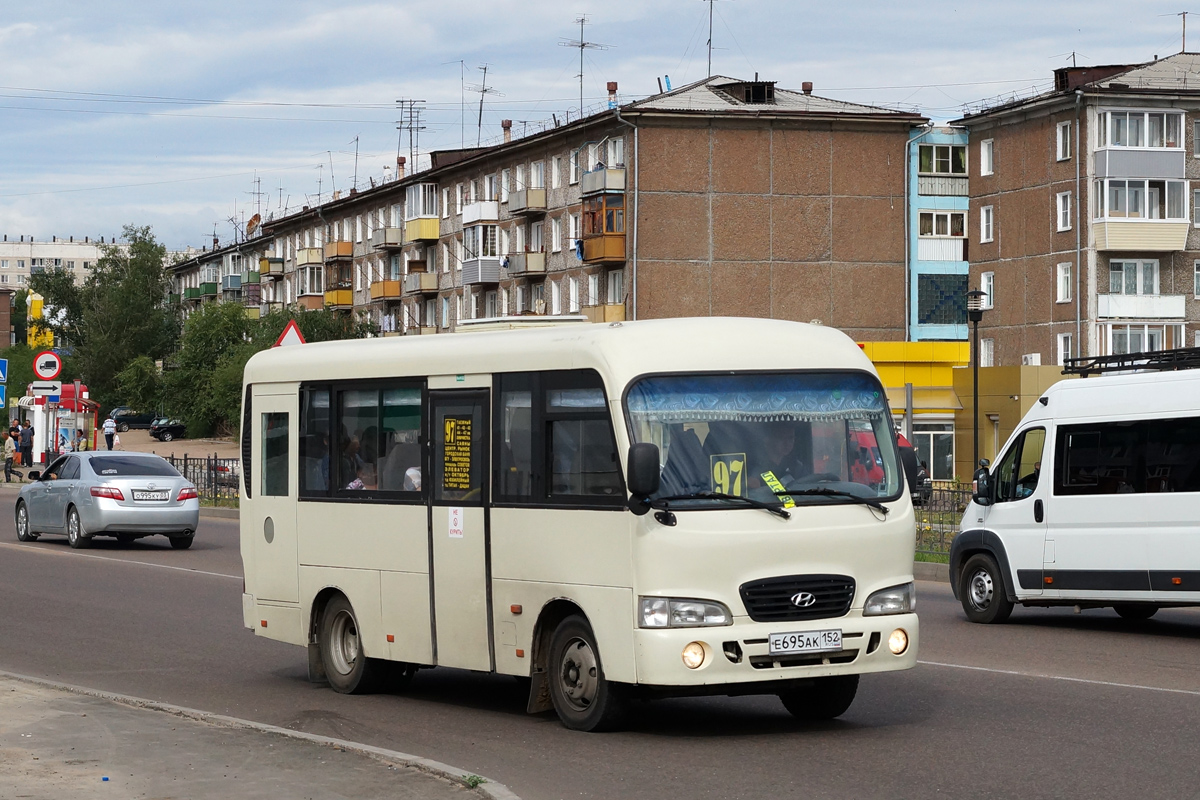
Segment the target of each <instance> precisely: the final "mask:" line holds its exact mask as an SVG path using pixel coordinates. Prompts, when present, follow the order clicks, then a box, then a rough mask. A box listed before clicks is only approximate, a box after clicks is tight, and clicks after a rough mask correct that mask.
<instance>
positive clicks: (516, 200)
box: [508, 189, 546, 214]
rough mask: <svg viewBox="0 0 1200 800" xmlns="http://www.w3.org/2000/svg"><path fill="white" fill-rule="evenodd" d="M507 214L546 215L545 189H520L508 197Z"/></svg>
mask: <svg viewBox="0 0 1200 800" xmlns="http://www.w3.org/2000/svg"><path fill="white" fill-rule="evenodd" d="M508 213H510V214H544V213H546V190H545V189H522V190H521V191H519V192H512V193H510V194H509V195H508Z"/></svg>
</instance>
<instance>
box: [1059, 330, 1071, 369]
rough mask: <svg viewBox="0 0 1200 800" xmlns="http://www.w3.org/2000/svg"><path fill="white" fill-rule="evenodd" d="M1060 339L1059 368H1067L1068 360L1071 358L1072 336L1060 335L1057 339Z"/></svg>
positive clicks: (1067, 334)
mask: <svg viewBox="0 0 1200 800" xmlns="http://www.w3.org/2000/svg"><path fill="white" fill-rule="evenodd" d="M1056 338H1057V339H1058V361H1057V362H1056V363H1057V364H1058V366H1060V367H1065V366H1066V365H1067V359H1068V358H1070V357H1071V334H1069V333H1060V334H1058V336H1057V337H1056Z"/></svg>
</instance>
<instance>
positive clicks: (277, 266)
mask: <svg viewBox="0 0 1200 800" xmlns="http://www.w3.org/2000/svg"><path fill="white" fill-rule="evenodd" d="M258 274H259V275H261V276H262V277H264V278H267V279H269V280H277V279H278V278H282V277H283V259H282V258H260V259H259V260H258Z"/></svg>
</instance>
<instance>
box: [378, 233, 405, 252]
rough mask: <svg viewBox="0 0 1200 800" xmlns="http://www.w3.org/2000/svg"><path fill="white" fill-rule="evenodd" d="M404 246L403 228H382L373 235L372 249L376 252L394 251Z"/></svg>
mask: <svg viewBox="0 0 1200 800" xmlns="http://www.w3.org/2000/svg"><path fill="white" fill-rule="evenodd" d="M402 244H404V229H403V228H380V229H379V230H377V231H375V233H373V234H372V235H371V247H374V248H375V249H376V250H394V249H396V248H398V247H400V246H401V245H402Z"/></svg>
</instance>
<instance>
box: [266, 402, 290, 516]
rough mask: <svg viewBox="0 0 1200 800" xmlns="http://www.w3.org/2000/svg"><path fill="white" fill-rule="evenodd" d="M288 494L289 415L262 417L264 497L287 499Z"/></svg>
mask: <svg viewBox="0 0 1200 800" xmlns="http://www.w3.org/2000/svg"><path fill="white" fill-rule="evenodd" d="M287 493H288V415H287V413H286V412H284V413H275V412H271V413H266V414H263V415H262V495H263V497H285V496H287Z"/></svg>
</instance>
